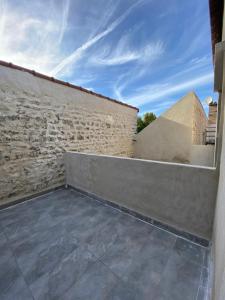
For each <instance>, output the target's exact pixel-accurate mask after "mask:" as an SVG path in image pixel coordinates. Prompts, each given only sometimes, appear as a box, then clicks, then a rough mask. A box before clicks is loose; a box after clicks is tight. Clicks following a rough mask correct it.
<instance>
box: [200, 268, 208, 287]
mask: <svg viewBox="0 0 225 300" xmlns="http://www.w3.org/2000/svg"><path fill="white" fill-rule="evenodd" d="M208 281H209V269H208V268H206V267H202V273H201V280H200V285H201V286H203V287H207V286H208V284H209V282H208Z"/></svg>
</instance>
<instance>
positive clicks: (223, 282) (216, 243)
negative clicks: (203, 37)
mask: <svg viewBox="0 0 225 300" xmlns="http://www.w3.org/2000/svg"><path fill="white" fill-rule="evenodd" d="M223 55H224V57H225V51H224V53H223ZM224 70H225V60H224V61H223V91H222V94H221V95H220V100H219V101H220V103H219V105H218V115H219V128H218V132H217V135H218V140H217V142H218V143H217V144H218V146H219V150H220V149H221V155H218V156H217V159H218V162H219V164H218V165H217V168H218V171H219V185H218V192H217V201H216V210H215V218H214V235H213V262H214V289H213V299H214V300H224V299H225V123H224V117H225V109H224V104H225V74H224Z"/></svg>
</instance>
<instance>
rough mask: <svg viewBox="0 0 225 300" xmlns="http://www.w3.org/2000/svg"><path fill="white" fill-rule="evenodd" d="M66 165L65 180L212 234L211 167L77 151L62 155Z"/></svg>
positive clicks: (206, 235)
mask: <svg viewBox="0 0 225 300" xmlns="http://www.w3.org/2000/svg"><path fill="white" fill-rule="evenodd" d="M65 164H66V180H67V183H68V184H69V185H71V186H73V187H76V188H80V189H82V190H84V191H86V192H90V193H93V194H95V195H97V196H99V197H102V198H103V199H106V200H109V201H111V202H114V203H116V204H118V205H122V206H124V207H126V208H129V209H132V210H133V211H135V212H138V213H141V214H142V215H144V216H147V217H151V218H152V219H154V220H157V221H161V222H162V223H163V224H167V225H170V226H173V227H174V228H176V229H178V230H183V231H185V232H189V233H192V234H194V235H197V236H199V237H201V238H205V239H211V235H212V224H213V212H214V205H215V198H216V189H217V174H216V172H215V169H214V168H207V167H199V166H198V167H195V166H188V165H183V164H175V163H165V162H156V161H149V160H141V159H130V158H119V157H112V156H103V155H90V154H83V153H75V152H67V153H66V154H65ZM209 183H210V184H209ZM181 299H182V298H181Z"/></svg>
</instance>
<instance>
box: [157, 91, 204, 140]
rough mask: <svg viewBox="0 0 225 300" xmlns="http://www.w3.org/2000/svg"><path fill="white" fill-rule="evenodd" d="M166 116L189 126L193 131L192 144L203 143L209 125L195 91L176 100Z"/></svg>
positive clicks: (164, 115)
mask: <svg viewBox="0 0 225 300" xmlns="http://www.w3.org/2000/svg"><path fill="white" fill-rule="evenodd" d="M162 116H163V117H164V118H166V119H168V120H171V121H174V122H177V123H179V124H182V125H184V126H187V127H189V128H190V129H191V131H192V144H200V145H201V144H202V143H203V139H202V137H203V133H204V130H205V128H206V125H207V117H206V114H205V111H204V109H203V107H202V104H201V102H200V100H199V99H198V97H197V96H196V94H195V93H194V92H190V93H188V94H187V95H186V96H184V97H183V98H181V99H180V100H179V101H178V102H176V103H175V104H174V105H173V106H172V107H171V108H170V109H168V110H167V111H166V112H165V113H164V114H163V115H162Z"/></svg>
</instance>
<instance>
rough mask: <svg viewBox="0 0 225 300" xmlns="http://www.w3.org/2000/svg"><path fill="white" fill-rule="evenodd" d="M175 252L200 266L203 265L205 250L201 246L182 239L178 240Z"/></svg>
mask: <svg viewBox="0 0 225 300" xmlns="http://www.w3.org/2000/svg"><path fill="white" fill-rule="evenodd" d="M174 251H175V252H176V253H177V254H178V255H181V256H183V257H184V258H186V259H189V260H190V261H193V262H194V263H197V264H199V265H203V259H204V255H205V252H206V250H205V248H204V247H201V246H199V245H196V244H193V243H191V242H189V241H187V240H184V239H182V238H177V240H176V243H175V246H174Z"/></svg>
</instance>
